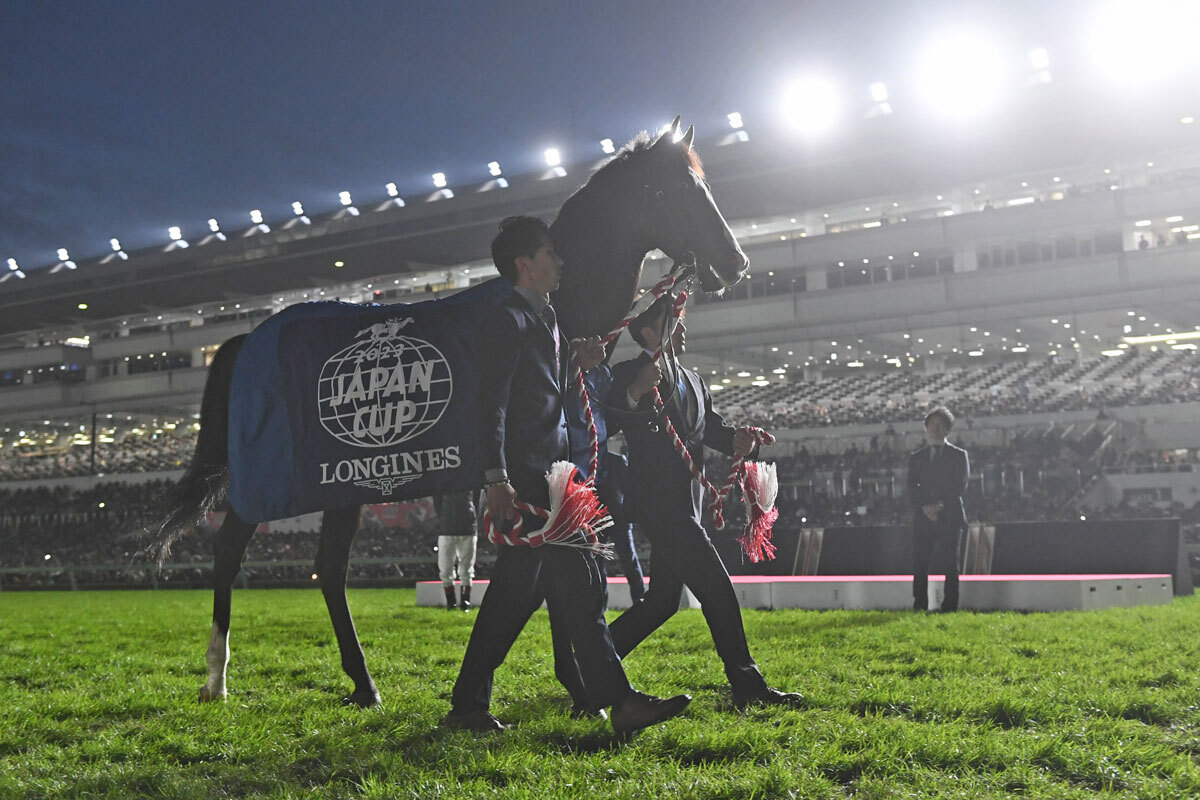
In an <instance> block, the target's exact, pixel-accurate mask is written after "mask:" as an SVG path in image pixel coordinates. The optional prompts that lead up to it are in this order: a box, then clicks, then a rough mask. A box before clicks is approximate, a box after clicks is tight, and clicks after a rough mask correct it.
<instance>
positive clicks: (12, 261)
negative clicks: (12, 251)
mask: <svg viewBox="0 0 1200 800" xmlns="http://www.w3.org/2000/svg"><path fill="white" fill-rule="evenodd" d="M8 268H9V269H10V270H12V271H13V272H16V271H17V270H19V269H20V268H21V267H20V266H18V265H17V260H16V259H15V258H10V259H9V260H8Z"/></svg>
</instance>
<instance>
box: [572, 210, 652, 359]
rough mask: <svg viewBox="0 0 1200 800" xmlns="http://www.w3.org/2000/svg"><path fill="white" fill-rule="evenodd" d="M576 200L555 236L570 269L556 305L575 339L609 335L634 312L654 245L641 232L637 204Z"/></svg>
mask: <svg viewBox="0 0 1200 800" xmlns="http://www.w3.org/2000/svg"><path fill="white" fill-rule="evenodd" d="M627 195H628V193H621V194H620V195H619V196H618V195H615V194H614V195H611V196H608V197H603V198H601V197H589V196H586V195H585V196H579V195H576V196H575V197H572V198H571V200H569V201H568V203H567V205H565V206H564V207H563V210H562V212H561V213H560V215H559V218H558V219H557V220H556V221H555V223H554V226H553V227H552V230H551V233H552V235H553V237H554V244H555V248H556V249H557V250H558V252H559V255H560V256H562V258H563V261H564V262H565V264H566V268H567V269H566V272H565V273H564V276H563V285H562V288H561V290H560V297H559V299H558V300H556V303H557V304H558V305H559V306H560V308H562V310H563V311H565V312H566V313H565V314H564V315H563V316H565V317H567V318H568V320H570V322H572V323H575V324H569V325H568V327H569V328H570V330H569V331H568V332H569V333H570V334H571V335H573V336H578V335H592V334H601V335H602V334H604V333H607V332H608V331H609V330H610V329H611V328H612V327H614V326H615V325H616V324H617V323H618V322H619V321H620V320H621V319H622V318H623V317H624V316H625V313H626V312H627V311H628V310H629V306H630V304H631V303H632V302H633V295H634V292H635V291H636V289H637V284H638V278H639V277H640V275H641V269H642V261H643V259H644V258H645V255H646V252H647V251H648V250H649V249H650V247H651V245H650V243H649V242H648V241H646V239H645V236H644V234H643V233H642V232H641V231H639V230H637V229H636V226H637V223H638V219H637V216H636V214H635V213H632V212H634V211H635V210H636V205H635V202H636V201H635V200H633V199H632V198H630V197H628V196H627Z"/></svg>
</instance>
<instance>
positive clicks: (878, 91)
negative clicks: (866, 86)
mask: <svg viewBox="0 0 1200 800" xmlns="http://www.w3.org/2000/svg"><path fill="white" fill-rule="evenodd" d="M871 99H872V100H874V101H875V102H876V103H886V102H887V100H888V89H887V84H886V83H872V84H871Z"/></svg>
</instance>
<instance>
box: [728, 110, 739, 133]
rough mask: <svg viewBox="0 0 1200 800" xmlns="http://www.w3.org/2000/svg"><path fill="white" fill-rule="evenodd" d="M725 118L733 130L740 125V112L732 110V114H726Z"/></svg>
mask: <svg viewBox="0 0 1200 800" xmlns="http://www.w3.org/2000/svg"><path fill="white" fill-rule="evenodd" d="M725 118H726V119H727V120H729V127H731V128H733V129H734V130H735V131H736V130H739V129H740V128H741V127H742V115H741V113H740V112H738V111H734V112H733V113H732V114H726V115H725Z"/></svg>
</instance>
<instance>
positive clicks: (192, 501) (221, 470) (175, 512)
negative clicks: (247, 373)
mask: <svg viewBox="0 0 1200 800" xmlns="http://www.w3.org/2000/svg"><path fill="white" fill-rule="evenodd" d="M245 338H246V334H242V335H241V336H235V337H233V338H232V339H230V340H228V341H227V342H225V343H224V344H223V345H221V346H220V347H219V348H218V349H217V353H216V355H215V356H213V361H212V364H211V365H210V366H209V368H208V380H207V381H206V382H205V384H204V398H203V399H202V400H201V401H200V432H199V434H198V435H197V436H196V451H195V452H194V453H193V454H192V463H191V464H190V465H189V466H188V470H187V472H186V473H184V476H183V477H182V478H180V479H179V483H177V484H175V486H173V487H172V488H171V489H170V491H169V493H168V494H167V498H166V506H167V516H166V518H165V519H164V520H163V521H162V522H161V523H160V524H159V526H158V529H157V530H154V529H153V528H152V529H151V530H150V531H149V532H148V539H149V541H148V542H147V544H146V546H145V547H144V548H143V549H142V553H143V554H146V555H147V556H150V557H152V558H154V559H155V560H156V561H157V562H158V564H159V566H161V565H162V564H163V562H164V561H166V559H167V557H168V556H169V555H170V554H171V546H172V545H173V544H175V542H176V541H178V540H179V539H180V537H182V536H183V535H184V534H185V533H187V532H188V530H189V529H191V527H192V526H193V525H195V524H196V523H197V522H198V521H199V520H200V519H201V518H202V517H204V516H205V515H207V514H208V512H209V511H211V510H212V509H213V508H214V507H215V506H216V505H217V504H218V503H219V502H221V500H223V499H224V498H225V495H226V492H227V490H228V488H229V390H230V387H231V386H232V384H233V365H234V363H235V362H236V361H237V356H238V353H239V352H240V351H241V349H242V343H243V341H244V340H245Z"/></svg>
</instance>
